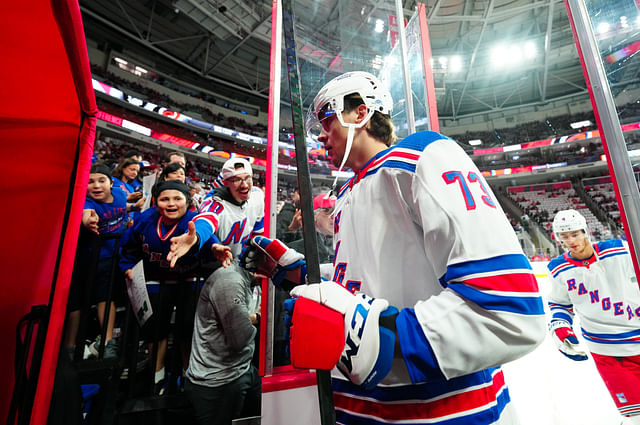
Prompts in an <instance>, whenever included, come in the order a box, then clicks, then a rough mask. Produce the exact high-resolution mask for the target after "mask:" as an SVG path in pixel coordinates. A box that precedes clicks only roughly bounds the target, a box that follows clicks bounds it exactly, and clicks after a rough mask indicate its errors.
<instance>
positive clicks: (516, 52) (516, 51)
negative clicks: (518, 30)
mask: <svg viewBox="0 0 640 425" xmlns="http://www.w3.org/2000/svg"><path fill="white" fill-rule="evenodd" d="M507 59H508V60H509V63H510V64H511V65H518V64H519V63H520V62H521V61H522V50H520V47H518V46H516V45H513V46H511V47H509V50H508V53H507Z"/></svg>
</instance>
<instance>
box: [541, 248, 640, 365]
mask: <svg viewBox="0 0 640 425" xmlns="http://www.w3.org/2000/svg"><path fill="white" fill-rule="evenodd" d="M593 249H594V250H595V251H596V253H597V258H596V256H595V255H594V256H592V257H590V258H588V259H586V260H580V261H578V260H574V259H573V258H571V256H570V255H569V253H565V254H563V255H561V256H559V257H556V258H554V259H553V260H551V262H550V263H549V266H548V267H549V271H550V272H551V277H552V281H553V286H552V290H551V295H549V308H550V310H551V315H552V318H553V319H560V320H566V321H567V322H569V323H571V324H572V323H573V315H574V312H575V313H577V314H578V315H579V316H580V325H581V327H582V335H583V336H584V338H585V340H586V342H587V346H588V347H589V350H591V352H593V353H596V354H602V355H607V356H625V357H626V356H634V355H638V354H640V291H639V290H638V282H637V280H636V275H635V271H634V269H633V263H632V262H631V257H630V255H629V251H628V249H627V246H626V244H625V243H624V242H623V241H621V240H619V239H612V240H608V241H604V242H598V243H594V244H593Z"/></svg>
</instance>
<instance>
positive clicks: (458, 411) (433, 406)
mask: <svg viewBox="0 0 640 425" xmlns="http://www.w3.org/2000/svg"><path fill="white" fill-rule="evenodd" d="M333 390H334V404H335V408H336V419H337V423H338V424H350V425H359V424H362V425H364V424H367V425H370V424H437V425H463V424H464V425H468V424H472V425H474V424H475V425H488V424H492V423H495V421H496V419H497V418H498V417H499V416H500V414H501V413H502V410H503V409H504V407H505V406H506V405H507V404H508V402H509V399H510V398H509V392H508V389H507V387H506V385H505V382H504V376H503V373H502V371H501V370H500V368H491V369H485V370H482V371H479V372H476V373H473V374H469V375H465V376H461V377H458V378H453V379H450V380H444V379H442V380H436V381H432V382H429V383H424V384H419V385H410V386H408V385H389V386H385V385H379V386H378V387H376V388H375V389H374V390H372V391H365V390H363V389H362V387H360V386H356V385H353V384H351V383H350V382H347V381H343V380H339V379H334V381H333Z"/></svg>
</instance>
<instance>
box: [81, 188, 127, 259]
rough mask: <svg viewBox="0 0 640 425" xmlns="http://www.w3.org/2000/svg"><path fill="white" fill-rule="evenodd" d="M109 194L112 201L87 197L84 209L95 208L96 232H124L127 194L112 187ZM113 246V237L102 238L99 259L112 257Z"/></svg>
mask: <svg viewBox="0 0 640 425" xmlns="http://www.w3.org/2000/svg"><path fill="white" fill-rule="evenodd" d="M111 195H112V196H113V201H112V202H100V201H96V200H95V199H91V198H89V197H87V199H86V200H85V202H84V209H85V210H95V212H96V213H97V214H98V232H99V233H100V234H101V235H107V234H115V233H122V232H124V230H125V228H126V224H127V221H128V214H127V194H126V193H125V192H124V191H122V190H121V189H118V188H117V187H113V188H112V189H111ZM115 247H116V240H115V239H106V240H104V241H103V243H102V247H101V248H100V259H104V258H110V257H112V256H113V254H114V252H115Z"/></svg>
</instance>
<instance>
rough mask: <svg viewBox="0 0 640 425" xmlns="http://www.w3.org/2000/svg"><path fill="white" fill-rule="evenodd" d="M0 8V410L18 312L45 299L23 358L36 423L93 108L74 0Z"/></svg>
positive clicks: (53, 360) (87, 158)
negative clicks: (0, 161) (37, 334)
mask: <svg viewBox="0 0 640 425" xmlns="http://www.w3.org/2000/svg"><path fill="white" fill-rule="evenodd" d="M2 14H3V21H4V22H3V25H2V27H1V28H0V38H1V39H2V43H1V45H0V52H1V54H2V57H3V58H4V59H5V66H2V67H0V80H1V81H3V82H5V84H3V85H2V89H1V90H0V140H1V143H2V147H3V153H4V154H5V155H7V158H10V160H9V161H7V162H6V163H5V168H6V167H8V170H5V171H7V173H8V175H11V176H14V177H13V178H7V179H4V182H3V183H2V193H3V195H4V196H3V199H4V205H5V208H3V209H2V210H3V212H2V213H1V217H2V219H3V221H4V222H5V223H11V225H9V226H6V230H5V235H4V237H3V245H4V246H5V249H4V251H3V256H2V262H3V270H4V272H3V279H2V283H1V285H2V292H3V300H5V301H4V302H3V305H2V308H0V323H2V328H1V329H2V331H1V335H0V337H1V339H2V341H4V347H3V350H2V351H1V353H0V375H1V376H2V377H3V379H2V381H3V384H2V385H0V418H2V420H3V421H5V420H6V418H7V415H8V411H9V404H10V400H11V396H12V393H13V392H14V385H15V376H16V375H15V374H14V357H15V354H16V346H15V345H16V327H17V324H18V321H19V320H20V318H21V317H22V316H24V315H25V314H26V313H29V312H30V310H31V308H32V306H36V305H44V306H47V307H48V309H45V310H44V311H46V312H47V313H48V314H47V316H48V317H47V319H48V326H47V327H46V339H44V345H43V348H42V349H41V351H39V352H37V353H33V352H31V355H32V357H30V359H37V358H40V359H41V363H38V362H37V361H33V362H31V361H30V363H29V364H28V365H27V367H32V369H31V372H33V373H32V375H31V376H30V379H34V380H37V385H36V387H35V394H29V398H33V403H31V400H28V408H31V422H30V423H31V424H34V425H40V424H44V423H46V420H47V414H48V409H49V402H50V397H51V389H52V386H53V381H54V377H55V371H56V364H57V360H58V352H59V348H60V338H61V334H62V327H63V324H64V317H65V310H66V303H67V296H68V291H69V283H70V278H71V272H72V268H73V261H74V256H75V247H76V243H77V236H78V231H79V226H80V219H81V214H82V208H83V206H84V199H85V195H86V187H87V186H86V185H87V179H88V173H89V167H90V164H91V154H92V151H93V140H94V137H95V125H96V118H95V114H96V112H97V108H96V102H95V97H94V91H93V88H92V84H91V72H90V68H89V59H88V55H87V48H86V44H85V36H84V29H83V25H82V18H81V16H80V10H79V7H78V3H77V1H76V0H56V1H51V2H48V1H45V2H32V1H25V2H9V3H6V4H3V9H2ZM9 64H10V66H9ZM51 81H55V84H50V83H51ZM9 82H10V83H9ZM43 330H44V327H43V329H40V331H43ZM31 350H32V348H31ZM34 354H36V355H35V356H33V355H34ZM38 365H39V366H40V367H39V368H38ZM38 370H39V371H40V373H39V374H38V373H37V372H38ZM23 400H24V398H23ZM21 401H22V400H21ZM28 408H27V409H26V410H27V414H28V410H29V409H28ZM23 412H24V411H23Z"/></svg>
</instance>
